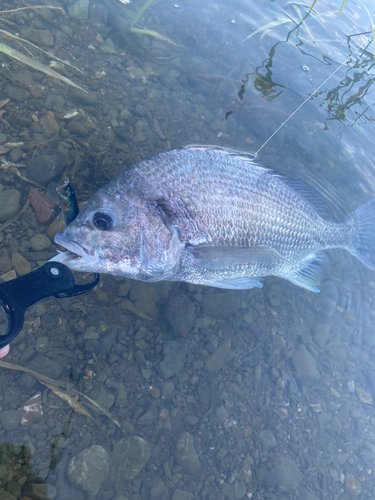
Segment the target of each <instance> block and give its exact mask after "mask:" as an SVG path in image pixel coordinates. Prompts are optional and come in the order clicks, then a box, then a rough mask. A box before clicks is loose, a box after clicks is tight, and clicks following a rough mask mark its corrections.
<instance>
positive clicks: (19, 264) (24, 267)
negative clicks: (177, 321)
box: [12, 252, 31, 276]
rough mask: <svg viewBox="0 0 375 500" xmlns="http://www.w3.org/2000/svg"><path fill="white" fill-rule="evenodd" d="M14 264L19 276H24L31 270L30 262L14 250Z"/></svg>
mask: <svg viewBox="0 0 375 500" xmlns="http://www.w3.org/2000/svg"><path fill="white" fill-rule="evenodd" d="M12 264H13V267H14V269H15V270H16V273H17V274H18V276H23V275H24V274H27V273H29V272H30V271H31V266H30V264H29V262H27V260H26V259H25V257H23V256H22V255H21V254H19V253H17V252H14V254H13V255H12Z"/></svg>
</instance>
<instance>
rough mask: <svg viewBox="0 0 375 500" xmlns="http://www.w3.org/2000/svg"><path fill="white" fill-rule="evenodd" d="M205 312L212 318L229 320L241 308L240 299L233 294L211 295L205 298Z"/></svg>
mask: <svg viewBox="0 0 375 500" xmlns="http://www.w3.org/2000/svg"><path fill="white" fill-rule="evenodd" d="M202 303H203V311H204V313H205V314H206V315H207V316H211V317H212V318H229V317H231V316H232V315H233V314H234V313H235V312H236V311H237V310H238V309H239V308H240V307H241V302H240V299H239V298H238V297H237V296H235V295H234V293H233V292H222V293H210V294H207V295H205V296H204V297H203V301H202Z"/></svg>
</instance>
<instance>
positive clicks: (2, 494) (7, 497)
mask: <svg viewBox="0 0 375 500" xmlns="http://www.w3.org/2000/svg"><path fill="white" fill-rule="evenodd" d="M0 498H1V500H17V498H16V497H15V496H14V495H11V494H10V493H9V492H8V491H5V490H3V489H2V488H1V489H0Z"/></svg>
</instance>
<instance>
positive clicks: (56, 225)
mask: <svg viewBox="0 0 375 500" xmlns="http://www.w3.org/2000/svg"><path fill="white" fill-rule="evenodd" d="M65 228H66V224H65V221H64V217H60V218H58V217H57V218H56V219H55V220H54V221H53V222H51V224H50V225H49V226H48V229H47V235H48V238H49V239H50V240H52V241H53V240H54V238H55V236H56V234H57V233H59V232H61V231H64V229H65Z"/></svg>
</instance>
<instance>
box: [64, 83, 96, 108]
mask: <svg viewBox="0 0 375 500" xmlns="http://www.w3.org/2000/svg"><path fill="white" fill-rule="evenodd" d="M66 91H67V93H68V95H69V97H71V98H72V99H73V100H74V101H76V102H79V103H82V104H91V105H95V104H98V99H97V98H96V96H95V95H93V94H90V93H89V92H84V91H83V90H80V89H76V88H75V87H69V88H68V89H66Z"/></svg>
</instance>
